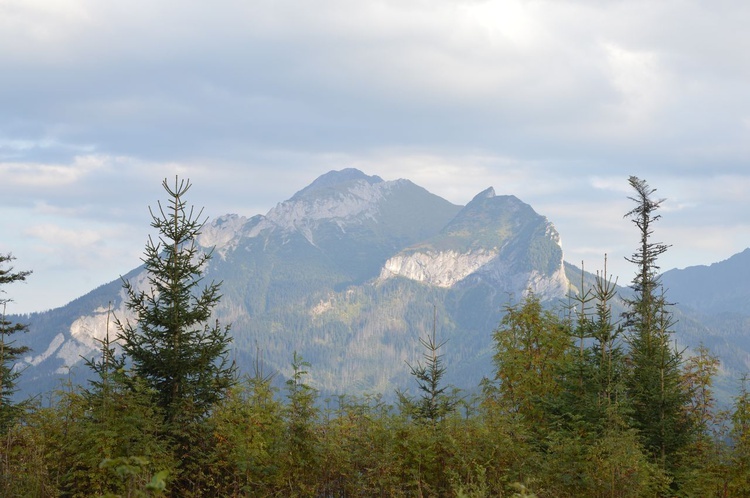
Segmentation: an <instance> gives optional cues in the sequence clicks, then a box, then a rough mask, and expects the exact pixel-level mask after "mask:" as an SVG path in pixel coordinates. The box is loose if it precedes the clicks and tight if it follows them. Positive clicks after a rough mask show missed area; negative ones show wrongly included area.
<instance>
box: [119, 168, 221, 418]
mask: <svg viewBox="0 0 750 498" xmlns="http://www.w3.org/2000/svg"><path fill="white" fill-rule="evenodd" d="M162 186H163V187H164V190H165V191H166V192H167V194H168V195H169V200H168V204H167V206H166V207H165V206H162V204H161V202H159V204H158V206H159V208H158V211H157V212H156V213H155V212H154V210H152V209H151V208H149V211H150V213H151V217H152V222H151V226H152V227H153V228H155V229H157V230H158V231H159V236H158V241H157V242H154V240H153V239H152V238H151V237H149V239H148V242H147V243H146V250H145V256H144V258H143V263H144V267H145V270H146V273H147V274H148V283H149V289H148V290H138V289H136V287H135V286H134V285H133V284H132V283H131V282H129V281H125V282H124V283H123V287H124V288H125V291H126V294H127V302H126V305H127V308H128V310H130V311H132V312H133V313H134V314H135V321H134V322H132V321H130V320H127V319H126V320H124V321H121V320H117V321H116V325H117V327H118V329H119V333H118V339H120V340H121V342H122V345H123V351H124V353H125V355H126V356H127V357H128V358H130V359H131V360H132V364H133V370H134V372H135V373H136V374H137V375H138V376H140V377H142V378H144V379H145V380H146V382H147V384H148V385H149V386H150V387H152V388H153V389H154V391H155V393H156V402H157V404H158V406H159V407H160V408H161V409H162V410H163V413H164V416H165V419H166V421H167V422H168V423H173V424H177V425H179V424H181V423H182V422H189V421H194V420H197V419H200V418H201V417H203V416H204V415H205V414H206V413H207V412H208V411H209V410H210V408H211V406H212V405H214V404H215V403H216V402H217V401H219V400H220V399H221V398H222V397H223V396H224V394H225V393H226V391H227V389H228V388H229V387H230V385H231V384H232V383H233V379H234V365H233V364H230V362H229V361H228V357H227V356H228V348H229V344H230V342H231V337H230V336H229V326H221V325H220V324H219V322H218V320H217V321H216V322H215V323H213V324H211V323H209V319H210V318H211V313H212V310H213V308H214V307H215V306H216V305H217V304H218V302H219V299H220V298H221V295H220V294H219V287H220V283H216V282H212V283H211V284H208V285H206V286H204V287H203V288H202V289H201V288H200V287H199V286H200V285H201V281H202V268H203V267H204V265H205V264H206V262H207V261H208V260H209V259H210V258H211V253H210V252H208V253H206V252H203V251H202V250H201V249H199V248H198V246H197V245H196V237H197V236H198V235H199V234H200V230H201V228H202V227H203V225H204V224H205V222H206V220H205V219H204V218H202V213H203V210H200V211H199V212H197V213H196V212H195V209H194V208H193V207H192V206H191V207H189V208H188V206H187V204H186V203H185V200H184V197H185V195H186V194H187V192H188V190H189V189H190V187H191V183H190V181H189V180H179V179H178V178H177V177H175V182H174V187H171V186H170V185H169V184H168V183H167V180H166V179H165V180H164V181H163V182H162Z"/></svg>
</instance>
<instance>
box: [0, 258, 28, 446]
mask: <svg viewBox="0 0 750 498" xmlns="http://www.w3.org/2000/svg"><path fill="white" fill-rule="evenodd" d="M14 259H15V258H14V257H13V256H12V255H11V254H0V286H2V285H5V284H11V283H13V282H19V281H24V280H26V277H27V276H28V275H29V274H30V273H31V272H30V271H14V270H13V267H12V266H6V267H5V268H3V266H4V265H8V264H9V263H10V262H11V261H13V260H14ZM3 294H5V291H3V290H2V288H0V433H2V432H5V429H6V428H7V427H8V426H9V425H10V424H11V423H12V422H13V420H14V419H15V417H16V416H17V415H18V412H19V409H20V406H19V405H17V404H14V403H13V402H12V401H11V398H12V396H13V394H14V393H15V392H16V381H17V379H18V376H19V375H20V372H19V371H18V370H16V368H15V366H16V362H17V361H18V359H19V358H20V357H21V355H22V354H24V353H26V352H27V351H28V350H29V348H27V347H26V346H15V345H14V344H15V341H11V340H10V336H11V335H13V334H15V333H17V332H26V331H27V330H28V325H26V324H21V323H13V322H11V321H10V320H8V319H7V318H6V308H7V305H8V303H9V302H10V301H11V300H10V299H8V298H4V297H3Z"/></svg>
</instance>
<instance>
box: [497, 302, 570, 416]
mask: <svg viewBox="0 0 750 498" xmlns="http://www.w3.org/2000/svg"><path fill="white" fill-rule="evenodd" d="M493 337H494V339H495V356H494V361H495V367H496V373H495V380H496V381H498V382H499V385H498V389H499V394H500V396H499V400H500V402H501V403H502V405H503V409H504V410H506V411H508V412H509V413H516V414H518V415H520V416H521V417H522V419H523V420H524V421H525V423H527V424H528V427H529V428H531V429H532V430H535V431H544V430H545V429H546V428H547V427H548V424H549V423H550V422H551V420H550V418H549V412H548V410H547V405H546V401H547V400H549V399H552V398H555V397H556V396H557V395H558V394H559V392H560V386H559V384H558V383H557V381H556V379H557V375H558V373H559V372H560V370H561V368H562V366H563V364H564V363H565V362H567V361H569V358H570V352H571V347H570V346H571V341H570V331H569V324H568V323H567V322H566V321H564V320H562V319H560V318H559V317H558V316H556V315H555V314H554V313H552V312H551V311H549V310H545V309H543V307H542V304H541V302H540V301H539V298H538V297H536V296H534V295H533V294H530V295H529V296H527V297H526V298H525V299H524V300H523V302H522V303H521V304H519V305H513V306H508V307H507V308H506V315H505V316H504V317H503V319H502V322H501V323H500V326H499V327H498V329H497V330H496V331H495V333H494V336H493Z"/></svg>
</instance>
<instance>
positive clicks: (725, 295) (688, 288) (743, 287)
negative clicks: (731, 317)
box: [662, 249, 750, 315]
mask: <svg viewBox="0 0 750 498" xmlns="http://www.w3.org/2000/svg"><path fill="white" fill-rule="evenodd" d="M662 283H663V284H664V287H666V288H667V291H668V293H669V299H670V301H673V302H675V303H678V304H679V305H680V306H681V307H683V308H690V309H692V310H695V311H697V312H699V313H702V314H707V315H716V314H721V313H732V312H742V313H743V314H750V249H745V250H744V251H743V252H741V253H739V254H735V255H734V256H732V257H731V258H729V259H727V260H726V261H721V262H719V263H714V264H712V265H710V266H691V267H688V268H685V269H683V270H669V271H667V272H665V273H664V274H663V275H662Z"/></svg>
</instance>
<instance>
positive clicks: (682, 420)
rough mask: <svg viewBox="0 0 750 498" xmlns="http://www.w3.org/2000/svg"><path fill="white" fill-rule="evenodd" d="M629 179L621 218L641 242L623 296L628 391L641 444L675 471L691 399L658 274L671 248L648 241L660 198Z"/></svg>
mask: <svg viewBox="0 0 750 498" xmlns="http://www.w3.org/2000/svg"><path fill="white" fill-rule="evenodd" d="M629 183H630V186H631V187H632V188H633V189H634V190H635V192H636V195H635V196H634V197H630V199H631V200H632V201H633V202H635V203H636V206H635V207H634V208H633V209H632V210H631V211H629V212H628V213H627V214H626V215H625V217H627V218H630V219H631V221H632V222H633V223H634V224H635V225H636V226H637V227H638V231H639V234H640V245H639V247H638V249H637V250H636V252H635V253H634V254H633V255H632V256H631V257H630V258H626V259H627V260H628V261H629V262H631V263H633V264H634V265H636V267H637V272H636V275H635V277H634V278H633V282H632V285H631V288H632V289H633V296H632V297H631V298H628V299H626V300H625V301H626V304H627V306H628V309H627V311H626V312H625V313H624V318H625V327H626V329H627V331H628V336H627V340H628V344H629V346H630V351H629V365H630V366H629V371H628V373H627V375H626V390H627V394H628V397H629V399H630V402H631V404H632V408H633V414H632V417H633V422H634V425H635V427H636V428H637V429H638V431H639V434H640V437H641V442H642V444H643V445H644V447H645V448H646V450H648V451H649V453H650V455H651V456H652V458H653V459H654V462H655V463H657V464H658V465H659V466H660V467H661V468H662V469H663V470H665V471H666V472H668V473H670V474H672V475H674V474H673V472H674V470H675V468H676V465H677V464H678V454H679V452H680V451H681V450H682V449H683V448H684V447H685V445H686V444H687V443H688V442H689V441H690V438H691V436H692V431H691V427H690V422H689V419H688V417H687V410H686V408H687V404H688V403H689V400H690V397H689V393H688V392H687V391H686V389H685V387H684V384H683V383H682V367H683V360H682V356H681V354H680V352H679V351H677V350H676V347H675V345H674V343H673V340H672V330H671V328H672V326H673V325H674V319H673V318H672V313H671V311H670V303H669V302H668V301H667V300H666V297H665V292H664V289H663V287H662V285H661V281H660V278H659V274H658V270H659V266H658V265H657V259H658V258H659V256H660V255H662V254H663V253H664V252H665V251H666V250H667V249H668V248H669V246H668V245H666V244H663V243H660V242H654V241H653V239H652V235H653V224H654V223H655V222H656V221H658V220H659V218H660V216H659V215H658V214H656V211H657V210H658V209H659V207H660V206H661V204H662V202H664V200H663V199H660V200H655V199H654V198H653V194H654V192H655V191H656V190H655V189H652V188H651V187H649V185H648V184H647V183H646V182H645V181H644V180H641V179H639V178H637V177H635V176H631V177H630V179H629Z"/></svg>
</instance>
